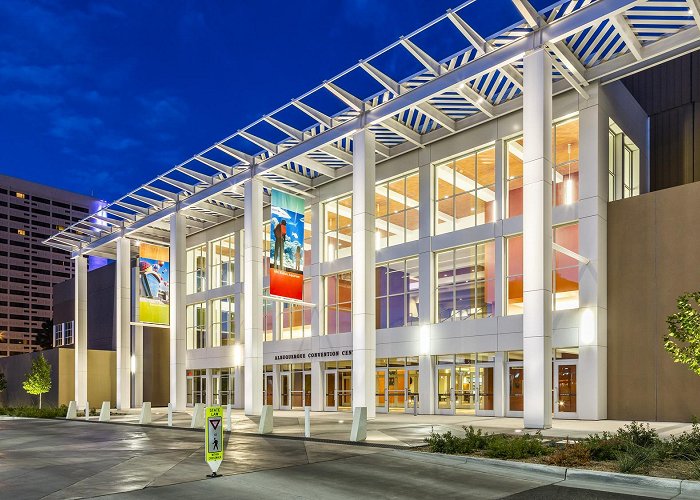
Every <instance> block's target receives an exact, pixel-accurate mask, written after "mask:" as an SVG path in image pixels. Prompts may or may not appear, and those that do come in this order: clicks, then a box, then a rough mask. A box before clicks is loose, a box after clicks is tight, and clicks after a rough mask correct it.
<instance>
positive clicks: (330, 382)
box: [323, 370, 338, 411]
mask: <svg viewBox="0 0 700 500" xmlns="http://www.w3.org/2000/svg"><path fill="white" fill-rule="evenodd" d="M337 377H338V371H337V370H326V372H325V379H326V380H325V382H326V383H325V384H324V385H325V388H326V397H325V399H324V401H323V409H324V410H325V411H336V410H337V409H338V390H337V384H336V379H337Z"/></svg>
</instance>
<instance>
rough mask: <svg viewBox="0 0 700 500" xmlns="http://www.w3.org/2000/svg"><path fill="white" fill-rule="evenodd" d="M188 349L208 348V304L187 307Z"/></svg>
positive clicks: (202, 303)
mask: <svg viewBox="0 0 700 500" xmlns="http://www.w3.org/2000/svg"><path fill="white" fill-rule="evenodd" d="M186 314H187V349H203V348H205V347H207V306H206V303H204V302H201V303H199V304H192V305H189V306H187V313H186Z"/></svg>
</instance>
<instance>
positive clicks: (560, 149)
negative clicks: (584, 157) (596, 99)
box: [552, 117, 578, 206]
mask: <svg viewBox="0 0 700 500" xmlns="http://www.w3.org/2000/svg"><path fill="white" fill-rule="evenodd" d="M552 128H553V131H552V134H553V140H552V142H553V144H554V159H553V161H554V179H553V185H554V191H553V192H552V196H553V198H554V205H555V206H559V205H571V204H572V203H576V202H577V201H578V117H575V118H571V119H568V120H564V121H561V122H559V123H555V124H554V127H552Z"/></svg>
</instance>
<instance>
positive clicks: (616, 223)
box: [608, 183, 700, 422]
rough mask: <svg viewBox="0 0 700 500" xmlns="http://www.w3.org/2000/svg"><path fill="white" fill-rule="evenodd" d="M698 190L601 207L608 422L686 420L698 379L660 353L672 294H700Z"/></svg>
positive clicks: (693, 409)
mask: <svg viewBox="0 0 700 500" xmlns="http://www.w3.org/2000/svg"><path fill="white" fill-rule="evenodd" d="M699 213H700V183H693V184H686V185H683V186H678V187H674V188H671V189H666V190H662V191H656V192H653V193H648V194H644V195H641V196H637V197H633V198H628V199H624V200H619V201H615V202H612V203H609V204H608V418H611V419H623V420H630V419H637V420H656V421H683V422H687V421H690V420H691V418H692V417H693V416H694V415H696V416H700V398H698V394H700V377H699V376H697V375H695V374H694V373H693V372H691V371H690V370H689V369H688V368H686V367H685V366H684V365H680V364H677V363H674V362H673V360H672V358H671V356H670V355H669V354H668V353H667V352H666V351H665V350H664V347H663V336H664V335H665V334H666V318H667V317H668V316H669V315H671V314H673V313H674V312H675V311H676V299H677V298H678V296H679V295H681V294H683V293H685V292H690V291H698V290H700V266H699V265H698V263H697V252H698V248H700V221H699V220H698V217H697V214H699Z"/></svg>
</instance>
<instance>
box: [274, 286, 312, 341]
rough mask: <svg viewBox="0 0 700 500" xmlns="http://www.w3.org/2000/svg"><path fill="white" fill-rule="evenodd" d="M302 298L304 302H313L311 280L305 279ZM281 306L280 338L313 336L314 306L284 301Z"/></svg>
mask: <svg viewBox="0 0 700 500" xmlns="http://www.w3.org/2000/svg"><path fill="white" fill-rule="evenodd" d="M302 300H303V301H304V302H311V280H304V291H303V295H302ZM280 308H281V311H280V316H281V318H280V319H281V325H282V328H281V330H280V338H281V339H282V340H286V339H299V338H302V337H311V314H312V311H313V307H310V306H303V305H299V304H293V303H290V302H282V303H280Z"/></svg>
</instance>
